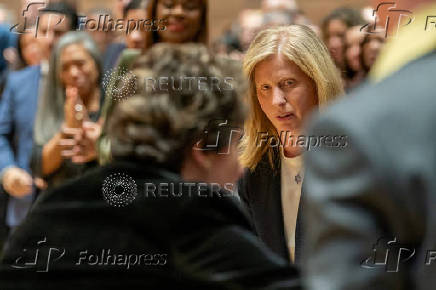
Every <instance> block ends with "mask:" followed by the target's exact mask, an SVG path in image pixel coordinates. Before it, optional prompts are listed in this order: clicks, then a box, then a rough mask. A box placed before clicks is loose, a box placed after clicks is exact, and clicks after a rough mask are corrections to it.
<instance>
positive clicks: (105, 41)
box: [87, 14, 113, 53]
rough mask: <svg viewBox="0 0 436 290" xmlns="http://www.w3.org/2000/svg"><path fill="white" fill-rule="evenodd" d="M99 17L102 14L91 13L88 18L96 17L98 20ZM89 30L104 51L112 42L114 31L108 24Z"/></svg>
mask: <svg viewBox="0 0 436 290" xmlns="http://www.w3.org/2000/svg"><path fill="white" fill-rule="evenodd" d="M99 17H100V14H89V15H88V16H87V19H94V20H96V21H98V19H99ZM103 17H104V16H103ZM87 32H88V33H89V35H91V37H92V39H94V41H95V43H96V44H97V46H98V48H99V50H100V51H101V52H102V53H104V52H105V50H106V47H107V46H108V45H109V44H110V43H111V42H112V38H113V33H112V30H111V27H109V26H106V27H104V28H103V29H88V30H87Z"/></svg>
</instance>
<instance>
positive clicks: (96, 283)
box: [0, 161, 298, 289]
mask: <svg viewBox="0 0 436 290" xmlns="http://www.w3.org/2000/svg"><path fill="white" fill-rule="evenodd" d="M114 174H123V176H124V177H120V176H119V175H118V177H117V176H115V175H114ZM123 178H124V179H123ZM130 178H131V179H130ZM173 183H174V184H175V186H174V188H175V191H174V193H175V194H174V195H172V194H171V192H170V193H168V191H165V190H164V191H163V194H161V195H160V196H159V195H154V193H156V191H155V192H154V193H150V191H149V189H150V188H151V186H150V184H153V185H154V186H158V185H159V184H173ZM132 184H136V187H137V191H136V192H137V196H136V198H135V199H134V200H133V201H132V202H131V203H130V204H128V205H127V206H125V207H115V206H111V205H110V203H108V202H106V200H105V199H104V198H103V196H106V197H108V195H107V193H108V192H109V193H111V194H112V195H111V196H112V197H114V196H115V194H116V192H115V191H116V187H117V186H121V191H120V192H125V193H129V192H132V191H130V190H131V188H133V187H134V186H133V185H132ZM129 186H130V187H129ZM179 186H181V187H179ZM147 188H148V189H147ZM190 188H191V189H190ZM192 188H194V187H189V186H188V185H183V184H181V180H180V179H179V177H178V176H177V175H175V174H174V173H172V172H170V171H168V170H165V169H163V168H159V167H156V166H153V165H151V164H146V163H143V164H141V163H139V162H132V161H123V162H116V163H113V164H109V165H107V166H105V167H100V168H97V169H94V170H91V171H90V172H88V173H87V174H85V175H84V176H82V177H80V178H78V179H75V180H72V181H70V182H67V183H65V184H64V185H63V186H61V187H59V188H57V189H54V190H51V191H47V192H45V193H43V194H41V195H40V197H39V198H38V200H37V201H36V203H35V205H34V207H33V208H32V210H31V212H30V213H29V215H28V216H27V218H26V219H25V221H24V222H23V224H22V225H21V226H20V227H19V228H18V229H17V230H16V231H15V232H14V234H13V235H12V238H11V239H10V241H9V244H8V246H7V248H6V252H5V256H4V258H3V261H2V265H3V268H2V269H0V276H1V277H2V279H0V280H1V281H0V288H1V289H48V288H46V287H53V288H49V289H95V287H98V289H100V287H103V286H104V287H106V286H110V287H112V288H117V289H119V287H120V286H122V287H123V288H125V289H297V288H298V287H297V286H296V285H297V284H298V281H297V279H296V275H297V271H296V270H295V269H293V268H292V267H290V266H289V265H288V264H287V263H286V261H284V260H282V259H281V258H280V257H278V256H276V255H275V254H274V253H272V252H271V251H270V250H269V249H267V248H266V247H264V246H263V245H262V244H261V243H260V242H259V241H258V240H257V239H256V238H255V236H254V235H253V234H252V232H251V227H250V222H249V219H248V217H247V216H246V214H245V212H244V211H243V210H242V208H241V206H240V203H239V201H237V199H236V198H235V197H232V196H229V192H226V191H220V192H219V194H217V193H216V188H215V193H214V192H213V191H212V190H213V188H210V187H206V189H204V187H203V190H202V192H201V195H200V194H196V192H195V189H192ZM108 190H109V191H108ZM120 192H119V193H118V194H121V195H122V196H127V195H126V194H124V193H120ZM151 192H153V191H151ZM177 195H180V197H176V196H177ZM113 204H114V203H112V205H113ZM40 241H45V242H43V243H40V245H37V242H40ZM50 248H52V249H54V250H52V258H51V260H50V262H49V263H47V255H48V250H49V249H50ZM24 249H26V250H25V251H24ZM37 249H40V251H39V253H40V256H42V258H41V259H42V261H39V260H38V261H37V263H36V265H35V266H34V267H30V268H28V269H27V270H26V269H14V268H12V267H11V266H12V265H15V266H17V265H18V266H19V265H23V264H24V262H25V261H31V260H32V259H34V257H35V252H36V250H37ZM63 250H65V252H64V256H62V257H60V258H59V256H60V255H61V254H62V252H63ZM103 250H106V253H107V250H110V252H111V253H114V254H115V253H117V254H122V256H125V255H133V256H135V255H136V256H137V255H139V254H150V255H153V256H150V257H152V258H150V261H149V262H150V263H152V264H151V265H148V266H145V265H144V264H142V265H141V266H131V267H130V269H128V270H127V269H126V266H125V265H123V264H122V263H121V264H117V265H112V264H110V263H111V262H109V264H107V262H102V261H103V260H105V259H107V258H104V257H107V255H106V256H105V255H104V253H102V251H103ZM90 254H94V256H93V258H92V260H89V259H88V258H89V257H90V256H89V255H90ZM155 255H156V256H155ZM100 256H101V257H103V258H101V259H100V260H99V264H100V263H101V265H96V264H94V265H91V264H89V263H88V262H91V263H94V262H95V259H99V258H98V257H100ZM80 257H83V260H82V261H81V263H79V259H80ZM18 258H19V260H18V261H17V259H18ZM57 258H59V259H57ZM109 260H110V258H109ZM121 260H122V259H121ZM106 261H107V260H106ZM110 261H112V260H110ZM121 262H122V261H121ZM41 263H42V264H41ZM78 263H79V265H78ZM105 263H106V264H105ZM117 263H118V262H117ZM144 263H145V262H144ZM47 265H48V266H49V269H48V272H47V273H37V271H38V270H40V271H44V270H45V269H47V267H46V266H47ZM2 283H3V285H2ZM280 285H281V286H280ZM20 287H22V288H20ZM26 287H27V288H26ZM56 287H58V288H56ZM232 287H234V288H232Z"/></svg>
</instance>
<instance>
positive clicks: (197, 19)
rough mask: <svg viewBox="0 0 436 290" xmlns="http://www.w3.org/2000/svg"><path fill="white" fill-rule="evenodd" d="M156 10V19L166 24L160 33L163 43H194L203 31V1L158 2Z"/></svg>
mask: <svg viewBox="0 0 436 290" xmlns="http://www.w3.org/2000/svg"><path fill="white" fill-rule="evenodd" d="M156 9H157V11H156V18H157V19H158V20H161V19H164V20H165V23H166V29H165V30H160V31H159V32H158V33H159V37H160V38H161V41H162V42H169V43H184V42H193V41H194V39H195V37H196V36H197V34H198V33H199V31H200V30H201V29H202V27H201V25H202V23H201V22H202V17H203V13H204V11H203V10H204V6H203V0H158V2H157V8H156Z"/></svg>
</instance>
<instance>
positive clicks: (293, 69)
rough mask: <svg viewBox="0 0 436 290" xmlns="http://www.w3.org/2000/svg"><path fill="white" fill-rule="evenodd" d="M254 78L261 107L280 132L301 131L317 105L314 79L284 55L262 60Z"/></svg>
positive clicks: (297, 132) (293, 132) (296, 132)
mask: <svg viewBox="0 0 436 290" xmlns="http://www.w3.org/2000/svg"><path fill="white" fill-rule="evenodd" d="M254 81H255V85H256V94H257V99H258V101H259V104H260V107H261V108H262V111H263V112H264V113H265V115H266V117H267V118H268V119H269V120H270V122H271V123H272V125H273V126H274V127H275V129H276V130H277V133H278V134H279V135H280V133H281V132H284V133H285V132H288V133H289V134H292V135H300V134H301V133H302V127H303V122H304V120H305V118H306V117H307V115H308V114H309V113H310V112H311V111H312V110H313V109H314V108H315V107H317V105H318V97H317V91H316V85H315V82H314V81H313V80H312V79H311V78H309V77H308V76H307V75H306V74H305V73H304V72H303V71H302V70H301V69H300V68H299V67H298V66H297V65H296V64H295V63H294V62H291V61H290V60H288V59H287V57H286V56H283V55H273V56H270V57H269V58H267V59H266V60H264V61H262V62H260V63H259V64H258V65H257V66H256V68H255V71H254Z"/></svg>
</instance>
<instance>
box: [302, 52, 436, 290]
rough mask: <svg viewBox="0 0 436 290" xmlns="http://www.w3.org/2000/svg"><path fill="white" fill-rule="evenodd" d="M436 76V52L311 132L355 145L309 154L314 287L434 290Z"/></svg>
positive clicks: (308, 250) (321, 119)
mask: <svg viewBox="0 0 436 290" xmlns="http://www.w3.org/2000/svg"><path fill="white" fill-rule="evenodd" d="M435 75H436V53H432V54H430V55H426V56H425V57H422V58H420V59H418V60H415V61H413V62H411V63H409V64H407V65H406V66H405V67H403V68H402V69H401V70H399V71H397V72H396V73H394V74H392V75H391V76H389V77H388V78H386V79H385V80H384V81H382V82H380V83H378V84H375V85H368V86H366V87H363V88H361V89H359V90H358V91H356V92H355V93H353V95H352V96H351V97H350V98H346V99H344V100H343V101H341V102H340V103H338V104H337V105H334V106H333V107H331V108H329V109H328V110H327V111H325V112H324V113H323V114H321V115H320V116H318V118H317V119H316V121H315V122H314V123H313V124H312V125H311V126H310V130H309V135H313V136H328V135H345V136H348V146H347V147H345V148H343V149H335V148H329V147H320V148H317V149H316V150H313V151H310V152H308V153H307V155H306V160H305V166H306V175H305V186H306V189H307V192H306V195H305V199H306V200H305V209H306V210H305V217H306V221H307V223H308V224H310V227H311V228H310V231H307V232H305V243H304V249H303V254H304V255H303V260H302V261H304V264H303V270H304V272H305V277H306V284H307V286H309V289H322V290H326V289H336V290H345V289H354V290H359V289H375V290H377V289H396V290H401V289H434V288H435V285H436V275H435V273H436V263H434V261H433V263H430V265H426V261H427V262H428V258H429V257H428V256H427V255H428V253H429V252H428V251H429V250H435V249H436V231H435V229H436V211H435V205H436V183H435V177H436V135H435V125H436V95H435V80H434V76H435ZM380 238H384V240H382V241H379V239H380ZM395 238H396V240H397V242H395V243H393V244H390V245H388V244H387V241H393V240H394V239H395ZM378 241H379V243H378ZM400 244H402V247H403V248H404V249H407V251H404V250H403V253H402V255H401V256H398V255H397V254H396V253H398V252H396V251H394V250H393V248H392V247H397V246H399V245H400ZM386 247H388V248H389V247H391V250H390V252H387V249H386ZM373 248H374V249H375V252H374V251H373ZM413 249H414V250H415V253H414V255H413V256H412V257H411V258H410V259H409V260H407V261H405V260H406V258H408V256H410V253H411V252H412V251H413ZM397 250H398V248H397ZM386 253H387V254H388V263H385V262H384V257H385V254H386ZM375 254H377V257H379V258H383V261H380V259H378V260H377V261H376V262H377V263H380V264H379V265H376V263H374V261H373V260H372V258H373V257H374V255H375ZM389 261H391V262H394V263H395V264H394V265H392V264H391V263H390V262H389ZM361 263H362V265H361ZM384 264H386V265H384ZM396 265H398V266H399V269H398V271H396V269H395V267H394V268H392V266H396ZM387 271H391V272H390V273H387Z"/></svg>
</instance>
